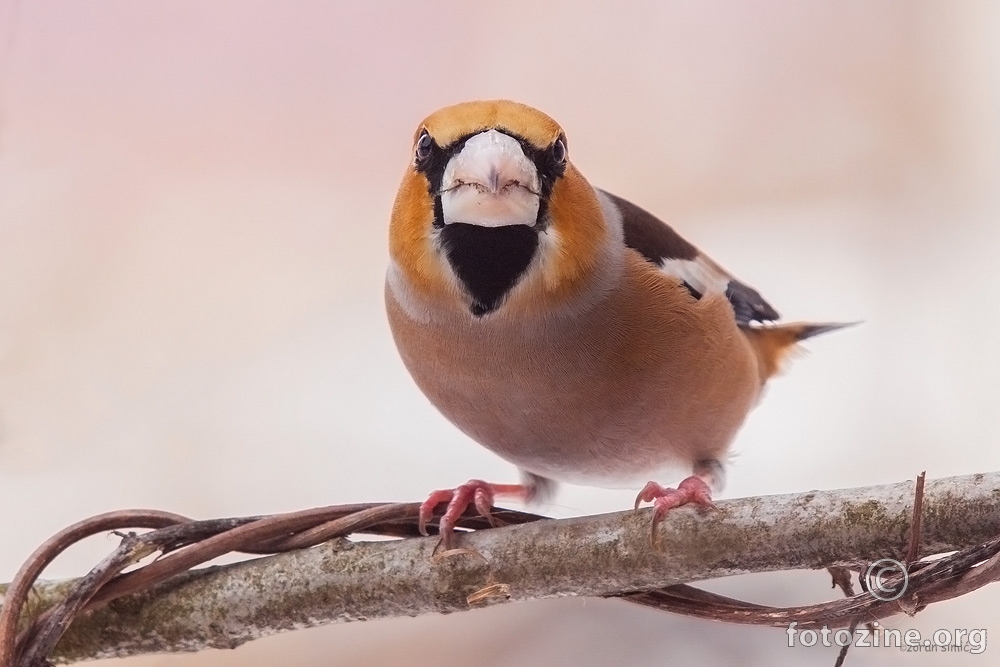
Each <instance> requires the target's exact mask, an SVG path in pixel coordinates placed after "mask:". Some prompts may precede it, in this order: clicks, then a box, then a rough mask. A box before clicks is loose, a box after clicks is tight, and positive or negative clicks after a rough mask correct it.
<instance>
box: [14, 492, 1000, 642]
mask: <svg viewBox="0 0 1000 667" xmlns="http://www.w3.org/2000/svg"><path fill="white" fill-rule="evenodd" d="M913 489H914V483H913V482H903V483H899V484H891V485H886V486H876V487H869V488H860V489H847V490H839V491H811V492H807V493H796V494H789V495H780V496H765V497H759V498H742V499H737V500H730V501H720V502H719V503H718V506H719V511H718V512H715V513H709V514H699V513H698V512H696V511H694V510H691V509H679V510H675V511H674V512H672V513H671V514H670V515H669V516H668V517H667V518H666V519H665V520H664V521H663V523H662V524H661V525H660V527H659V530H658V531H657V536H656V541H655V544H652V545H651V544H650V517H651V515H650V511H649V510H642V511H639V512H631V511H629V512H619V513H615V514H604V515H599V516H584V517H578V518H572V519H560V520H549V521H539V522H536V523H530V524H525V525H519V526H510V527H505V528H498V529H494V530H483V531H478V532H473V533H468V534H464V535H462V536H461V537H459V539H458V541H457V543H458V547H459V549H458V550H456V551H455V552H451V553H449V554H448V555H446V556H443V557H442V556H441V555H435V549H436V547H437V545H438V540H437V539H436V538H420V539H403V540H393V541H376V542H350V541H347V540H339V541H336V542H332V543H327V544H324V545H321V546H319V547H315V548H312V549H306V550H302V551H295V552H290V553H286V554H281V555H277V556H271V557H266V558H259V559H255V560H250V561H246V562H241V563H237V564H234V565H226V566H221V567H212V568H206V569H201V570H196V571H193V572H189V573H187V574H185V575H183V576H180V577H177V578H175V579H173V580H170V581H169V582H167V583H166V584H163V585H160V586H158V587H157V588H155V589H153V590H150V591H146V592H143V593H141V594H136V595H132V596H128V597H125V598H121V599H119V600H116V601H114V602H112V603H111V604H110V605H108V606H106V607H103V608H100V609H97V610H95V611H94V612H93V613H91V614H89V615H86V616H84V617H82V618H80V619H78V620H77V621H76V622H74V624H73V625H72V626H71V627H70V629H69V631H68V632H67V633H66V635H65V636H64V637H63V639H62V641H61V642H60V643H59V645H58V647H57V649H56V653H55V655H53V656H52V657H53V659H55V660H57V661H60V662H74V661H78V660H84V659H89V658H106V657H113V656H129V655H137V654H142V653H154V652H176V651H195V650H199V649H202V648H208V647H213V648H233V647H236V646H238V645H240V644H242V643H244V642H247V641H249V640H252V639H255V638H258V637H263V636H266V635H270V634H274V633H277V632H283V631H286V630H295V629H299V628H307V627H313V626H317V625H325V624H328V623H337V622H345V621H359V620H365V619H373V618H384V617H389V616H404V615H405V616H414V615H417V614H425V613H429V612H438V613H448V612H453V611H462V610H465V609H469V608H470V604H471V605H472V606H479V605H483V604H491V603H493V602H505V601H519V600H531V599H537V598H549V597H558V596H566V595H585V596H607V595H612V594H615V593H624V592H629V591H642V590H651V589H655V588H662V587H665V586H670V585H673V584H678V583H689V582H694V581H699V580H704V579H710V578H715V577H724V576H730V575H735V574H745V573H751V572H770V571H776V570H793V569H816V568H825V567H829V566H839V565H852V564H857V563H862V562H868V561H873V560H877V559H879V558H885V557H890V558H897V559H902V558H905V556H906V550H907V545H908V543H907V537H908V532H907V531H908V529H909V526H910V521H911V514H912V507H913ZM923 516H924V519H923V526H922V530H921V534H922V540H921V552H920V553H921V555H928V554H933V553H941V552H946V551H953V550H956V549H960V548H965V547H969V546H972V545H976V544H980V543H982V542H985V541H987V540H989V539H992V538H994V537H996V536H997V535H1000V473H986V474H977V475H970V476H964V477H953V478H948V479H942V480H937V481H930V482H928V483H927V486H926V492H925V496H924V513H923ZM68 585H69V584H68V583H67V582H61V583H60V582H41V583H39V584H38V585H37V586H36V587H35V590H34V593H33V594H32V596H31V604H30V606H29V609H28V612H27V613H28V615H31V616H33V615H36V614H38V613H40V612H41V611H43V610H44V609H46V608H48V607H50V606H52V605H53V604H55V603H56V602H58V601H59V600H60V599H61V598H62V597H63V596H64V595H65V593H66V590H67V588H68ZM5 590H6V586H2V585H0V596H2V595H3V593H4V591H5ZM470 596H472V597H471V603H470ZM0 601H2V597H0Z"/></svg>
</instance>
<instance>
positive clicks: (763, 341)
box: [741, 322, 860, 382]
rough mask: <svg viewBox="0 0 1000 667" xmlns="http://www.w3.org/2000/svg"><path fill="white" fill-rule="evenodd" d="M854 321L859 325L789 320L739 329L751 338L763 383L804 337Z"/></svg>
mask: <svg viewBox="0 0 1000 667" xmlns="http://www.w3.org/2000/svg"><path fill="white" fill-rule="evenodd" d="M855 324H860V322H825V323H822V324H812V323H808V322H792V323H790V324H775V325H768V326H753V327H741V328H742V330H743V333H744V335H745V336H746V337H747V340H749V341H750V345H752V346H753V350H754V352H755V353H756V355H757V363H758V365H759V367H760V378H761V381H762V382H765V381H767V380H768V379H769V378H771V377H772V376H774V374H775V373H777V372H778V371H779V370H781V364H782V362H784V360H785V359H786V358H787V357H788V354H789V353H790V352H792V351H793V350H794V349H795V346H796V344H798V343H800V342H801V341H804V340H806V339H807V338H812V337H814V336H819V335H820V334H825V333H828V332H830V331H836V330H837V329H843V328H845V327H851V326H854V325H855Z"/></svg>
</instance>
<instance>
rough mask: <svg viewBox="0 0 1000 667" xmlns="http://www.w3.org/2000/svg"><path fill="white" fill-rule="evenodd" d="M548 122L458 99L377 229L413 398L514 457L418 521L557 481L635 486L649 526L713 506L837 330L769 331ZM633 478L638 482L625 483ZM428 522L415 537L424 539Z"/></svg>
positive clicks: (417, 147)
mask: <svg viewBox="0 0 1000 667" xmlns="http://www.w3.org/2000/svg"><path fill="white" fill-rule="evenodd" d="M567 146H568V144H567V141H566V135H565V134H564V133H563V130H562V128H561V127H559V125H558V124H557V123H556V122H555V121H554V120H552V119H551V118H549V117H548V116H546V115H545V114H543V113H542V112H540V111H538V110H536V109H533V108H531V107H528V106H525V105H523V104H518V103H516V102H510V101H504V100H498V101H484V102H467V103H463V104H457V105H455V106H450V107H446V108H444V109H441V110H440V111H437V112H435V113H433V114H431V115H430V116H429V117H428V118H427V119H425V120H424V121H423V122H422V123H421V124H420V126H419V127H418V128H417V131H416V134H415V136H414V139H413V148H412V150H411V156H410V164H409V166H408V167H407V169H406V173H405V174H404V176H403V182H402V184H401V185H400V187H399V192H398V194H397V195H396V201H395V204H394V205H393V209H392V219H391V222H390V226H389V249H390V261H389V268H388V273H387V278H386V285H385V302H386V310H387V311H388V317H389V324H390V326H391V328H392V334H393V337H394V339H395V342H396V346H397V347H398V349H399V353H400V355H401V356H402V359H403V363H404V364H405V365H406V368H407V369H408V370H409V372H410V373H411V375H412V376H413V379H414V380H415V381H416V383H417V385H418V386H419V387H420V389H421V390H422V391H423V392H424V394H426V396H427V397H428V398H429V399H430V401H431V402H432V403H433V404H434V405H435V406H436V407H437V408H438V410H440V411H441V412H442V413H443V414H444V416H445V417H447V418H448V419H449V420H450V421H451V422H452V423H453V424H455V426H457V427H458V428H459V429H461V430H462V431H463V432H465V433H466V434H467V435H468V436H469V437H471V438H472V439H473V440H475V441H476V442H478V443H480V444H481V445H483V446H484V447H486V448H488V449H490V450H492V451H493V452H495V453H496V454H498V455H499V456H501V457H503V458H504V459H506V460H508V461H510V462H511V463H513V464H514V465H516V466H517V467H518V468H519V469H520V470H521V472H522V476H523V479H522V483H521V484H488V483H486V482H483V481H480V480H471V481H470V482H468V483H467V484H464V485H462V486H459V487H458V488H456V489H451V490H442V491H436V492H434V493H433V494H431V496H430V497H429V498H428V499H427V501H426V502H425V503H424V504H423V507H422V510H421V517H420V520H421V529H422V530H423V529H424V526H425V525H426V522H427V521H428V519H430V517H431V515H432V514H433V512H434V509H435V507H436V506H437V505H438V504H439V503H447V509H446V511H445V513H444V516H443V518H442V519H441V521H440V524H439V527H440V532H441V534H442V535H444V539H445V545H446V546H449V545H450V541H451V534H452V531H453V528H454V524H455V520H456V519H457V517H458V516H459V515H461V514H462V513H463V512H464V511H465V510H466V508H467V507H468V506H469V505H470V504H471V503H474V504H475V506H476V507H477V509H478V510H479V511H480V512H482V513H484V514H487V515H488V512H489V510H490V508H491V507H492V504H493V499H494V497H495V496H497V495H504V496H514V497H520V498H521V499H525V500H529V499H531V498H533V497H537V496H539V495H541V494H548V493H550V492H551V491H552V490H553V489H554V486H555V481H566V482H573V483H581V484H591V485H600V486H619V487H620V486H623V485H627V484H630V483H641V482H642V481H643V480H646V479H650V478H652V477H653V476H654V475H656V474H657V473H659V472H661V471H663V470H664V469H665V468H667V467H670V466H676V465H682V466H686V467H689V468H690V469H692V471H693V475H692V476H691V477H688V478H687V479H685V480H684V481H682V482H681V483H680V484H679V485H678V486H677V488H664V487H662V486H660V485H659V484H657V483H655V482H649V483H648V484H646V486H645V488H643V489H642V491H641V492H640V493H639V496H638V498H637V499H636V507H638V505H639V503H640V502H649V501H652V502H653V503H654V505H655V508H656V511H655V513H654V526H655V522H656V520H658V519H659V518H660V517H662V516H663V515H664V514H665V513H666V512H667V511H668V510H670V509H671V508H674V507H677V506H679V505H683V504H685V503H694V504H698V505H702V506H706V507H711V506H712V500H711V489H712V488H715V489H718V488H719V487H720V486H721V484H722V482H723V464H722V461H723V460H724V459H725V458H726V453H727V451H728V449H729V446H730V443H732V441H733V438H734V437H735V435H736V433H737V431H738V430H739V428H740V425H741V424H742V423H743V420H744V419H745V418H746V416H747V413H748V412H749V411H750V409H751V408H752V407H753V406H754V404H755V403H756V402H757V400H758V398H760V395H761V391H762V389H763V387H764V385H765V383H766V382H767V380H768V379H769V378H771V376H773V375H774V374H775V372H776V371H777V370H778V368H779V366H780V364H781V361H782V359H783V357H785V356H786V355H787V354H788V352H789V351H790V350H792V349H793V348H794V347H795V345H796V343H798V342H799V341H801V340H804V339H806V338H809V337H811V336H815V335H817V334H821V333H824V332H827V331H831V330H833V329H836V328H839V327H840V326H843V325H839V324H801V323H799V324H780V325H779V324H774V323H773V321H774V320H776V319H778V313H777V312H776V311H775V310H774V308H772V307H771V305H770V304H768V303H767V302H766V301H765V300H764V299H763V298H762V297H761V296H760V294H758V293H757V291H756V290H754V289H753V288H751V287H749V286H747V285H745V284H743V283H741V282H740V281H738V280H736V278H734V277H733V276H732V275H730V274H729V273H727V272H726V271H725V269H723V268H722V267H721V266H719V265H718V264H716V263H715V262H714V261H712V259H711V258H709V257H707V256H706V255H705V254H703V253H702V252H700V251H699V250H698V249H697V248H695V247H694V246H693V245H691V244H690V243H688V242H687V241H686V240H684V239H683V238H682V237H681V236H680V235H678V234H677V232H675V231H674V230H673V229H672V228H671V227H669V226H668V225H666V224H665V223H664V222H662V221H661V220H659V219H658V218H656V217H655V216H654V215H652V214H650V213H648V212H646V211H644V210H643V209H641V208H639V207H638V206H636V205H635V204H632V203H631V202H628V201H626V200H624V199H622V198H621V197H617V196H615V195H613V194H611V193H608V192H605V191H603V190H599V189H597V188H595V187H593V186H592V185H590V183H588V182H587V180H586V179H585V178H584V177H583V175H582V174H581V173H580V172H579V171H577V169H576V167H575V166H574V165H573V163H572V162H571V161H570V159H569V153H568V150H567ZM636 486H638V484H636ZM425 534H426V533H425Z"/></svg>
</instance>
